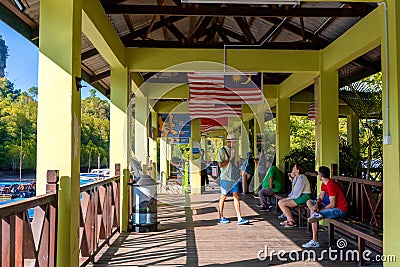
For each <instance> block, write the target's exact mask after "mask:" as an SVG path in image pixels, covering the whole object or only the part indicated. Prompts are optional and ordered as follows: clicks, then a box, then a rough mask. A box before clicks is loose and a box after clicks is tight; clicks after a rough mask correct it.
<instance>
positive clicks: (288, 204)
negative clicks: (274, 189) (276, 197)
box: [278, 199, 297, 222]
mask: <svg viewBox="0 0 400 267" xmlns="http://www.w3.org/2000/svg"><path fill="white" fill-rule="evenodd" d="M278 205H279V207H280V208H281V210H282V212H283V213H284V214H285V215H286V218H287V221H288V222H293V221H294V219H293V215H292V212H291V211H290V208H293V207H296V206H297V204H296V202H294V200H292V199H286V200H284V201H282V200H280V201H279V202H278Z"/></svg>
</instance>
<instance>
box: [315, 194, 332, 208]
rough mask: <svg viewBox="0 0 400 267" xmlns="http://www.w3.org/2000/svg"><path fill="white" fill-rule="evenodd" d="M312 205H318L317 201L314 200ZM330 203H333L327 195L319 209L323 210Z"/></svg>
mask: <svg viewBox="0 0 400 267" xmlns="http://www.w3.org/2000/svg"><path fill="white" fill-rule="evenodd" d="M312 203H313V204H314V205H315V203H317V200H313V201H312ZM329 203H331V201H330V200H329V196H328V194H325V196H324V199H323V200H322V202H321V203H320V204H319V208H323V207H325V206H326V205H329Z"/></svg>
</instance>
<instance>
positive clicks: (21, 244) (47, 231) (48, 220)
mask: <svg viewBox="0 0 400 267" xmlns="http://www.w3.org/2000/svg"><path fill="white" fill-rule="evenodd" d="M47 182H48V184H49V183H50V186H48V187H47V194H45V195H41V196H36V197H32V198H29V199H26V200H21V201H17V202H14V203H8V204H4V205H1V206H0V218H1V225H0V228H1V231H0V233H1V252H0V257H1V259H0V262H1V266H55V259H56V226H57V190H56V185H57V182H58V172H57V171H48V172H47ZM30 209H34V213H33V217H30V216H29V212H28V211H29V210H30Z"/></svg>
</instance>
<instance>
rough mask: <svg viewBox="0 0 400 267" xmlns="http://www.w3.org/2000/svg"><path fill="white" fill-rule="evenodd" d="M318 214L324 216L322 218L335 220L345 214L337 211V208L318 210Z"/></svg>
mask: <svg viewBox="0 0 400 267" xmlns="http://www.w3.org/2000/svg"><path fill="white" fill-rule="evenodd" d="M319 213H320V214H321V215H322V216H324V218H327V219H329V218H332V219H336V218H341V217H343V216H344V215H345V213H344V212H343V211H342V210H340V209H338V208H333V209H325V210H320V211H319Z"/></svg>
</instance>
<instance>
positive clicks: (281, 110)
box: [276, 98, 290, 172]
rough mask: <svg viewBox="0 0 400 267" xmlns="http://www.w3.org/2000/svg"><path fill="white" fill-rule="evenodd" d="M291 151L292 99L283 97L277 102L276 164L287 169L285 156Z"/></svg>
mask: <svg viewBox="0 0 400 267" xmlns="http://www.w3.org/2000/svg"><path fill="white" fill-rule="evenodd" d="M289 152H290V99H289V98H281V99H279V100H278V102H277V103H276V165H277V167H278V168H279V169H280V170H281V171H283V172H284V171H285V163H284V162H283V158H284V157H285V156H286V155H287V154H288V153H289Z"/></svg>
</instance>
